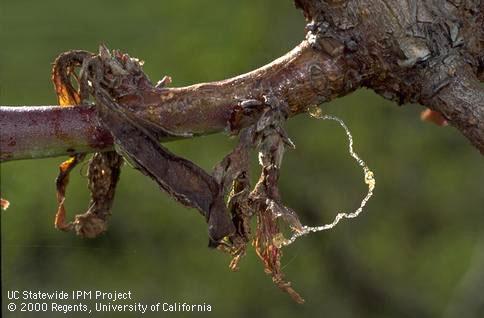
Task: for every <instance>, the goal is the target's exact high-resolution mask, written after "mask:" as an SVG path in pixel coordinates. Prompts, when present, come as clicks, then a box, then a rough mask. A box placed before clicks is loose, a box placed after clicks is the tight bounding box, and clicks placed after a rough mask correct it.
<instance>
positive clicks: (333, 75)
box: [0, 41, 359, 161]
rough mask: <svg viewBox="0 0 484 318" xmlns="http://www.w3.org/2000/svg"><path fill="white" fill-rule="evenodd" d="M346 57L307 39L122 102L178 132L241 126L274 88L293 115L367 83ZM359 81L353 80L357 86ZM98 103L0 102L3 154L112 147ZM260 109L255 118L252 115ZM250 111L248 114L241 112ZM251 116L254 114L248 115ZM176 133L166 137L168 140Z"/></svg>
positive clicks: (15, 155)
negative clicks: (220, 72)
mask: <svg viewBox="0 0 484 318" xmlns="http://www.w3.org/2000/svg"><path fill="white" fill-rule="evenodd" d="M348 68H349V67H348V65H347V64H346V63H345V61H344V60H343V59H333V58H331V57H330V56H328V55H325V54H321V52H318V51H317V50H315V49H313V48H312V47H311V46H310V45H309V44H308V42H306V41H303V42H302V43H301V44H300V45H298V46H297V47H296V48H294V49H293V50H292V51H290V52H289V53H287V54H286V55H284V56H282V57H281V58H279V59H277V60H275V61H273V62H272V63H270V64H268V65H265V66H263V67H261V68H259V69H257V70H255V71H252V72H250V73H247V74H244V75H240V76H237V77H234V78H231V79H227V80H224V81H219V82H212V83H204V84H197V85H192V86H188V87H181V88H153V87H152V86H151V85H146V89H144V90H142V91H141V92H139V94H138V95H137V96H136V98H134V97H133V96H132V95H130V96H128V97H126V99H125V100H123V101H122V103H123V105H125V106H126V107H127V108H128V109H129V110H130V111H132V112H133V113H134V115H135V116H137V117H139V118H141V119H144V120H146V121H148V122H151V123H155V124H157V125H159V126H161V127H164V128H165V129H166V130H168V131H170V132H174V133H176V134H191V135H194V136H196V135H204V134H209V133H214V132H220V131H223V130H226V129H230V130H237V129H240V128H241V127H244V126H247V125H249V124H251V123H253V122H254V121H255V119H256V118H257V116H256V115H257V114H256V113H257V112H255V113H254V109H251V106H250V103H244V101H248V100H249V101H250V100H259V101H263V97H264V96H265V95H267V94H271V95H273V96H275V97H277V98H278V99H279V101H281V102H285V103H287V104H288V105H289V108H290V111H291V114H290V115H295V114H298V113H301V112H303V111H305V110H306V108H307V107H308V106H310V105H315V104H320V103H322V102H325V101H329V100H331V99H332V98H334V97H337V96H342V95H345V94H347V93H348V92H350V91H352V90H354V89H355V88H356V87H358V86H359V83H358V82H357V79H355V78H352V77H351V78H350V76H345V74H351V72H347V71H348ZM350 83H351V85H350ZM95 112H96V109H95V107H93V106H86V105H80V106H76V107H60V106H33V107H26V106H24V107H6V106H1V107H0V122H1V123H2V134H1V138H0V149H1V156H0V160H1V161H8V160H17V159H28V158H42V157H53V156H60V155H67V154H72V153H76V152H93V151H104V150H110V149H112V142H113V141H112V137H111V136H110V134H109V132H107V131H106V130H105V129H103V128H102V127H100V126H99V125H97V124H96V120H95V117H96V116H95ZM251 113H252V117H251V116H250V114H251ZM239 114H244V116H239ZM247 115H248V116H247ZM170 139H173V137H172V136H165V137H163V136H162V137H161V140H160V141H167V140H170Z"/></svg>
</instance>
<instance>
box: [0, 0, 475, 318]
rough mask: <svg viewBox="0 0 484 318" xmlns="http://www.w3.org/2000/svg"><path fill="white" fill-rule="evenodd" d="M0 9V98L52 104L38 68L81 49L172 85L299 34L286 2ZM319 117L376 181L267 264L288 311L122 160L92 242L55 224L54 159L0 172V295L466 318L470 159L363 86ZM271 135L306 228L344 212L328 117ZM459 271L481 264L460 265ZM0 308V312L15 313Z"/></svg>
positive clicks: (219, 146) (348, 182) (278, 46)
mask: <svg viewBox="0 0 484 318" xmlns="http://www.w3.org/2000/svg"><path fill="white" fill-rule="evenodd" d="M0 6H1V18H0V24H1V30H0V39H1V43H2V45H1V50H0V61H1V65H0V83H1V96H0V104H1V105H42V104H45V105H48V104H55V103H56V99H55V94H54V91H53V89H52V85H51V83H50V67H51V62H52V61H53V60H54V58H55V57H56V56H57V55H58V54H59V53H61V52H63V51H66V50H69V49H87V50H90V51H96V50H97V45H98V44H99V43H106V44H107V45H108V46H109V47H111V48H118V49H121V50H123V51H126V52H128V53H129V54H130V55H131V56H136V57H139V58H141V59H143V60H145V61H146V64H145V71H146V72H147V74H149V75H150V76H151V78H152V80H153V81H157V80H158V79H160V78H161V77H162V76H163V75H165V74H169V75H171V76H172V77H173V80H174V82H173V84H172V85H174V86H182V85H187V84H191V83H197V82H205V81H212V80H219V79H223V78H228V77H231V76H234V75H236V74H240V73H243V72H247V71H249V70H252V69H254V68H256V67H258V66H262V65H264V64H265V63H267V62H270V61H271V60H273V59H274V58H276V57H278V56H280V55H283V54H284V53H285V52H287V51H288V50H290V49H291V48H292V47H294V46H295V45H297V43H298V42H299V41H300V40H301V39H302V38H303V35H304V19H303V17H302V14H301V13H300V12H299V11H297V10H295V9H294V6H293V4H292V1H290V0H286V1H277V0H265V1H257V0H245V1H216V2H215V1H195V0H192V1H188V0H181V1H155V0H151V1H93V0H86V1H82V2H73V1H51V0H45V1H20V0H18V1H13V0H3V1H2V2H1V4H0ZM323 110H324V111H325V112H328V113H332V114H336V115H338V116H340V117H342V118H343V119H344V120H345V121H346V122H347V124H348V126H349V127H350V129H352V132H353V134H354V137H355V142H356V145H355V147H356V150H357V151H358V152H359V153H360V154H361V156H362V157H363V158H364V159H365V161H366V162H367V163H368V164H369V166H370V168H372V169H373V170H374V171H375V174H376V179H377V188H376V193H375V197H374V198H373V199H372V200H371V201H370V202H369V205H368V206H367V208H366V210H365V213H364V214H363V215H361V217H360V218H358V219H356V220H353V221H351V222H348V221H345V222H342V223H341V224H340V225H339V226H338V227H337V228H336V229H335V230H333V231H330V232H324V233H318V234H315V235H312V236H310V237H306V238H302V239H300V240H298V241H297V242H296V243H295V244H294V245H292V246H290V247H288V248H286V249H285V257H284V259H283V262H284V270H285V271H286V273H287V277H288V279H289V280H291V281H292V282H293V285H294V287H295V288H296V290H298V291H299V292H300V293H301V294H302V295H303V297H304V298H305V299H306V301H307V302H306V304H305V305H302V306H300V305H297V304H295V303H293V302H292V301H291V299H290V298H289V297H288V296H287V295H285V294H283V293H281V292H280V291H279V290H278V289H277V288H275V287H274V286H273V284H272V282H271V279H270V277H268V276H266V275H265V274H264V272H263V270H262V265H261V264H260V263H259V261H258V259H257V257H256V256H255V254H254V253H253V251H252V250H250V251H249V253H248V255H247V256H246V257H245V258H244V259H243V260H242V262H241V269H240V271H239V272H238V273H231V272H230V271H229V270H228V268H227V265H228V262H229V257H228V256H227V255H224V254H221V253H220V252H217V251H213V250H210V249H208V248H207V229H206V224H205V223H204V221H203V218H202V217H200V216H199V215H198V213H197V212H196V211H194V210H188V209H186V208H184V207H182V206H180V205H178V204H177V203H175V202H173V201H172V200H171V199H170V198H169V197H168V196H167V195H166V194H164V193H161V192H160V190H159V189H158V187H157V186H156V185H155V184H154V182H152V181H150V180H149V179H148V178H145V177H144V176H142V175H141V174H140V173H138V172H137V171H135V170H133V169H132V168H130V167H126V168H125V169H123V172H122V176H121V182H120V185H119V189H118V191H117V197H116V200H115V205H114V209H113V210H114V213H113V217H112V219H111V223H110V230H109V231H108V232H107V233H106V234H105V235H103V236H102V237H99V238H97V239H94V240H87V239H86V240H82V239H80V238H78V237H75V236H73V235H72V234H66V233H62V232H59V231H56V230H55V229H54V228H53V217H54V213H55V210H56V200H55V189H54V178H55V176H56V174H57V171H58V169H57V165H58V164H59V163H60V162H61V161H62V160H63V159H64V158H51V159H42V160H30V161H29V160H26V161H18V162H8V163H5V164H2V165H1V191H2V195H3V196H5V197H6V198H8V199H9V200H10V201H11V207H10V209H8V210H7V211H5V212H3V213H2V216H1V237H2V245H1V251H2V296H5V293H6V291H7V290H12V289H17V290H22V289H27V290H39V289H40V290H44V291H52V290H74V289H81V290H82V289H86V290H96V289H100V290H106V291H108V290H114V289H117V290H121V291H127V290H131V291H132V292H133V294H134V298H135V300H136V301H140V302H142V303H154V302H158V301H162V302H164V301H167V302H174V301H176V302H188V303H195V304H196V303H203V302H205V303H207V304H211V305H212V308H213V311H212V312H211V313H210V316H215V317H248V316H249V315H254V316H257V317H278V318H283V317H293V316H295V315H298V316H300V317H310V316H326V317H343V318H344V317H442V316H447V317H454V316H461V317H477V314H476V316H473V312H475V313H476V312H478V311H477V310H476V308H477V307H476V306H479V304H480V305H481V306H482V301H483V300H482V290H479V292H477V293H475V292H474V293H473V292H471V291H472V286H473V285H475V284H476V282H479V281H480V282H481V284H482V282H483V277H482V276H484V271H483V270H482V268H484V260H482V259H480V260H479V258H478V257H477V256H476V251H479V250H483V249H484V230H483V228H482V224H483V221H484V214H483V212H484V162H483V160H482V156H481V155H480V154H479V153H478V151H477V150H475V149H474V148H472V147H471V146H470V144H469V143H468V141H467V140H466V139H465V138H463V137H462V136H461V135H460V134H459V133H458V132H457V131H456V130H455V129H454V128H451V127H447V128H440V127H436V126H434V125H432V124H427V123H422V122H420V120H419V112H420V111H421V110H422V108H421V107H419V106H416V105H405V106H403V107H397V106H396V105H394V104H393V103H391V102H389V101H386V100H384V99H382V98H381V97H379V96H377V95H376V94H374V93H373V92H371V91H366V90H360V91H358V92H356V93H354V94H351V95H350V96H347V97H345V98H341V99H338V100H336V101H334V102H332V103H329V104H325V105H324V107H323ZM287 129H288V131H289V134H290V136H291V137H292V138H293V140H294V142H295V143H296V145H297V149H296V150H294V151H290V152H289V153H287V155H286V157H285V161H284V164H283V175H282V179H281V188H282V193H283V198H284V200H285V202H286V203H287V204H288V205H289V206H291V207H293V208H294V209H295V210H296V211H297V212H298V213H299V215H300V217H301V218H302V220H303V221H304V222H306V223H310V224H320V223H323V222H326V221H329V220H330V219H332V217H333V216H334V215H335V214H336V213H337V212H338V211H341V210H349V209H354V208H355V207H356V206H357V205H358V203H359V201H360V199H361V197H362V195H363V194H364V192H365V185H364V183H363V182H362V175H361V171H360V170H359V168H358V167H357V166H356V165H355V164H354V162H353V161H352V159H351V158H350V157H349V156H348V155H347V153H346V147H347V144H346V140H345V136H344V132H343V131H342V130H341V129H340V127H339V126H338V125H337V123H334V122H326V121H324V122H323V121H317V120H314V119H310V118H308V117H307V116H305V115H300V116H298V117H296V118H293V119H291V120H290V121H289V122H288V124H287ZM234 142H235V140H233V139H230V138H228V137H227V136H226V135H224V134H218V135H212V136H207V137H202V138H197V139H193V140H186V141H179V142H172V143H169V144H168V145H167V146H168V147H169V148H170V149H171V150H173V151H174V152H176V153H177V154H179V155H182V156H185V157H188V158H190V159H192V160H194V161H195V162H197V163H198V164H200V165H201V166H203V167H204V168H206V169H211V167H213V166H214V165H215V163H216V162H217V161H218V160H220V159H221V158H222V157H223V156H224V155H225V154H226V153H228V151H229V150H230V148H231V147H232V146H233V145H234ZM254 168H255V169H256V168H257V166H256V164H255V160H254ZM77 171H78V170H77ZM85 171H86V167H83V168H81V173H79V172H75V173H74V174H73V176H72V178H71V185H70V187H69V188H68V199H67V208H68V213H69V216H71V217H72V216H73V215H74V214H75V213H79V212H83V211H84V209H85V208H86V206H87V202H88V192H87V189H86V178H85V177H83V176H82V174H83V173H85ZM256 174H257V172H255V173H254V177H255V175H256ZM476 262H481V263H477V265H476ZM479 264H480V265H479ZM481 265H482V266H481ZM476 266H477V268H480V269H481V270H474V271H472V270H471V269H472V268H476ZM479 266H480V267H479ZM467 294H468V295H467ZM4 299H5V298H4ZM479 302H480V303H479ZM3 303H4V306H3V307H2V313H3V316H4V317H7V316H9V317H21V315H19V314H18V313H17V314H16V315H13V314H10V313H8V312H6V311H5V310H6V309H5V300H4V302H3ZM481 309H482V308H481ZM462 310H464V311H462ZM483 310H484V309H483ZM482 312H483V311H481V313H482ZM173 315H174V316H177V317H191V316H198V315H199V314H197V313H195V314H190V313H175V314H173ZM31 316H32V317H33V316H34V315H31ZM41 316H42V315H40V314H35V317H41ZM44 316H45V317H55V316H64V315H63V314H59V315H52V314H50V313H49V314H46V315H44ZM82 316H83V315H69V316H68V317H82ZM94 316H96V315H94ZM98 316H99V317H100V316H102V317H110V316H111V317H131V316H133V315H131V314H125V315H121V314H112V315H109V314H102V315H98ZM153 316H154V315H153ZM481 317H482V316H481Z"/></svg>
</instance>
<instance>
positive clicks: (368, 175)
mask: <svg viewBox="0 0 484 318" xmlns="http://www.w3.org/2000/svg"><path fill="white" fill-rule="evenodd" d="M309 114H310V115H311V116H312V117H314V118H316V119H322V120H334V121H336V122H338V123H339V125H340V126H341V127H343V129H344V130H345V132H346V136H347V137H348V152H349V154H350V155H351V157H353V158H354V159H355V161H356V162H357V163H358V165H359V166H360V167H361V168H362V169H363V173H364V180H365V183H366V184H367V185H368V192H367V194H366V196H365V197H364V198H363V200H361V203H360V206H359V207H358V208H357V209H356V210H355V211H353V212H351V213H347V212H340V213H338V214H337V215H336V217H335V218H334V220H333V222H331V223H327V224H324V225H320V226H307V225H304V226H302V227H301V228H299V229H298V230H294V228H293V235H292V237H291V238H289V239H286V238H284V237H283V236H282V235H278V236H275V237H274V244H275V245H276V246H278V247H283V246H287V245H290V244H292V243H294V242H295V241H296V240H297V239H298V238H299V237H301V236H305V235H307V234H309V233H315V232H321V231H326V230H329V229H332V228H334V227H335V226H336V225H337V224H338V223H339V221H341V220H342V219H352V218H356V217H358V216H359V215H360V213H361V212H363V208H364V207H365V205H366V203H367V202H368V200H370V198H371V197H372V195H373V190H374V189H375V185H376V181H375V176H374V174H373V172H372V171H371V170H370V168H368V166H367V164H366V163H365V162H364V161H363V159H361V158H360V157H359V156H358V154H357V153H356V152H355V151H354V149H353V136H352V135H351V132H350V130H349V129H348V127H347V126H346V124H345V123H344V122H343V120H342V119H340V118H338V117H336V116H333V115H324V114H323V113H322V111H321V109H320V108H319V107H313V108H311V109H309Z"/></svg>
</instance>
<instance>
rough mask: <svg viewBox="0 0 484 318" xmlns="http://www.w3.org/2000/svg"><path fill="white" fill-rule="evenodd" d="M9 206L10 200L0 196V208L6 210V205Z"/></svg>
mask: <svg viewBox="0 0 484 318" xmlns="http://www.w3.org/2000/svg"><path fill="white" fill-rule="evenodd" d="M9 206H10V202H9V201H8V200H6V199H4V198H0V208H2V210H6V209H8V207H9Z"/></svg>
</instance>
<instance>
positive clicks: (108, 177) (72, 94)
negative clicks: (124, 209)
mask: <svg viewBox="0 0 484 318" xmlns="http://www.w3.org/2000/svg"><path fill="white" fill-rule="evenodd" d="M92 56H93V54H92V53H90V52H86V51H70V52H66V53H63V54H61V55H60V56H59V57H58V58H57V59H56V60H55V62H54V66H53V68H52V82H53V83H54V87H55V90H56V93H57V97H58V100H59V103H60V105H62V106H74V105H77V104H80V103H81V102H87V98H88V88H87V87H88V85H87V82H85V81H82V77H83V75H82V70H81V71H80V72H79V75H78V74H77V73H76V69H77V68H80V67H81V66H82V65H83V64H84V63H85V62H86V61H88V60H89V59H90V58H91V57H92ZM72 78H74V79H75V80H76V81H77V83H78V88H77V89H75V88H74V86H73V85H72ZM84 158H85V154H74V155H73V156H71V158H69V159H68V160H67V161H65V162H63V163H62V164H61V165H60V166H59V170H60V171H59V175H58V176H57V179H56V188H57V202H58V208H57V213H56V217H55V227H56V228H58V229H61V230H64V231H69V230H74V231H75V232H76V233H77V234H78V235H81V236H83V237H89V238H93V237H96V236H97V235H99V234H100V233H102V232H104V231H105V230H106V228H107V225H106V221H107V217H108V216H109V215H110V209H111V205H112V201H113V199H114V192H115V189H116V184H117V182H118V179H119V174H120V170H121V166H122V163H123V161H122V157H120V156H119V155H118V154H116V153H115V152H105V153H96V154H94V155H93V157H92V159H91V160H90V161H89V172H88V178H89V184H88V185H89V190H90V193H91V202H90V204H89V208H88V211H87V212H86V213H84V214H81V215H77V216H76V217H75V220H74V222H67V221H66V210H65V205H64V202H65V199H66V197H65V196H66V189H67V185H68V183H69V174H70V172H71V171H72V170H73V169H74V168H75V167H76V166H77V165H78V164H79V162H81V161H82V160H84Z"/></svg>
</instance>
